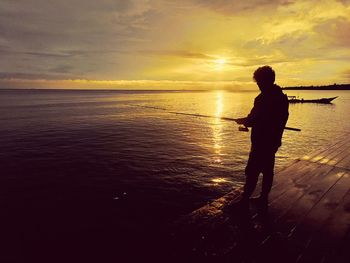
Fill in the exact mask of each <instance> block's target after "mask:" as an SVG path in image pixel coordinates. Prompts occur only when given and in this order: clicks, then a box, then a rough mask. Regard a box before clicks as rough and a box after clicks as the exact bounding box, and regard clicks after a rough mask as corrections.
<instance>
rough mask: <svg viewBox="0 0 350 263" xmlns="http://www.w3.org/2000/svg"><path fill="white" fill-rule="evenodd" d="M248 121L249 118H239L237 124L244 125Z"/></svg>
mask: <svg viewBox="0 0 350 263" xmlns="http://www.w3.org/2000/svg"><path fill="white" fill-rule="evenodd" d="M246 120H247V118H239V119H236V122H237V124H241V125H244V124H245V122H246Z"/></svg>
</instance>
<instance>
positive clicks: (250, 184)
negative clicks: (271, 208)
mask: <svg viewBox="0 0 350 263" xmlns="http://www.w3.org/2000/svg"><path fill="white" fill-rule="evenodd" d="M253 78H254V80H255V82H256V83H257V85H258V87H259V89H260V91H261V93H260V94H259V95H258V96H257V97H256V98H255V100H254V107H253V109H252V110H251V112H250V113H249V115H248V116H247V117H246V118H242V119H239V120H238V123H239V124H243V125H244V126H246V127H252V131H251V150H250V154H249V160H248V164H247V167H246V169H245V174H246V182H245V185H244V191H243V194H242V198H241V200H240V201H239V204H240V205H242V206H243V208H247V207H248V204H249V199H250V197H251V195H252V193H253V192H254V189H255V187H256V184H257V181H258V177H259V174H260V173H262V174H263V182H262V189H261V194H260V197H259V199H258V201H259V203H260V205H261V206H262V207H263V208H267V203H268V195H269V192H270V190H271V187H272V182H273V176H274V165H275V153H276V152H277V150H278V148H279V147H280V146H281V139H282V134H283V130H284V127H285V125H286V123H287V120H288V115H289V114H288V98H287V96H286V95H285V94H283V92H282V90H281V88H280V87H279V86H277V85H276V84H274V83H275V72H274V71H273V69H272V68H271V67H269V66H263V67H260V68H258V69H257V70H256V71H255V72H254V77H253Z"/></svg>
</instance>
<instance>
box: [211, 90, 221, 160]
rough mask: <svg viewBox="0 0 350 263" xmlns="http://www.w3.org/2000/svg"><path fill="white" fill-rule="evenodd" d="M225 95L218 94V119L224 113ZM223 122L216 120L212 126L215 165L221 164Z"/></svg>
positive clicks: (216, 114) (216, 112)
mask: <svg viewBox="0 0 350 263" xmlns="http://www.w3.org/2000/svg"><path fill="white" fill-rule="evenodd" d="M223 107H224V104H223V93H222V92H218V93H217V94H216V111H215V116H216V117H221V116H222V112H223ZM222 128H223V125H222V121H221V120H220V119H215V120H214V123H213V125H212V129H213V143H214V146H213V148H214V158H213V161H214V163H221V162H222V159H221V155H222V153H221V148H222Z"/></svg>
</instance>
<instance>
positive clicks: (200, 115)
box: [133, 104, 301, 131]
mask: <svg viewBox="0 0 350 263" xmlns="http://www.w3.org/2000/svg"><path fill="white" fill-rule="evenodd" d="M133 106H136V107H142V108H148V109H155V110H163V111H166V112H167V113H171V114H177V115H185V116H193V117H201V118H211V119H220V120H224V121H234V122H236V123H238V120H239V119H234V118H228V117H219V116H212V115H204V114H196V113H186V112H177V111H169V110H168V109H165V108H160V107H152V106H144V105H137V104H134V105H133ZM284 129H285V130H289V131H301V129H299V128H292V127H287V126H286V127H284ZM239 130H240V131H249V130H248V128H247V127H245V126H244V127H239Z"/></svg>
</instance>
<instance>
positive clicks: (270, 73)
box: [253, 66, 276, 84]
mask: <svg viewBox="0 0 350 263" xmlns="http://www.w3.org/2000/svg"><path fill="white" fill-rule="evenodd" d="M275 76H276V75H275V71H274V70H273V69H272V68H271V67H270V66H263V67H259V68H258V69H257V70H255V72H254V75H253V79H254V80H255V82H260V83H266V84H273V83H275Z"/></svg>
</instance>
